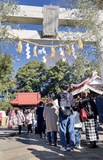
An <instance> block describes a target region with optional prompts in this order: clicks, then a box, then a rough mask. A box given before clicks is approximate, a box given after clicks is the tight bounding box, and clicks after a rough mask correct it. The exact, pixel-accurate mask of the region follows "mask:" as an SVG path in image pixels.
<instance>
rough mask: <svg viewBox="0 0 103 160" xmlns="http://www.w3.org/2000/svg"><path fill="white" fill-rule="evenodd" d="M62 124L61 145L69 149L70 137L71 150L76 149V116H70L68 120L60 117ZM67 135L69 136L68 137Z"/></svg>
mask: <svg viewBox="0 0 103 160" xmlns="http://www.w3.org/2000/svg"><path fill="white" fill-rule="evenodd" d="M59 122H60V140H61V145H62V147H64V148H67V137H69V145H70V148H72V149H73V148H74V147H75V132H74V123H75V121H74V115H70V116H68V117H67V118H66V119H64V118H63V117H59ZM66 133H68V134H69V135H68V136H66Z"/></svg>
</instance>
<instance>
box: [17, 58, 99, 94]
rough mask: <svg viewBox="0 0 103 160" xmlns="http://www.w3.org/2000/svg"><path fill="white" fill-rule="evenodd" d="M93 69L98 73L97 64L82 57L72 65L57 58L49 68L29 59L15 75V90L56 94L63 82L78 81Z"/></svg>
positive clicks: (87, 75) (89, 74)
mask: <svg viewBox="0 0 103 160" xmlns="http://www.w3.org/2000/svg"><path fill="white" fill-rule="evenodd" d="M93 71H97V72H98V73H100V71H99V67H98V64H97V63H96V61H93V60H92V61H91V62H89V63H88V61H86V60H85V58H84V57H78V58H77V60H76V61H75V63H74V64H73V65H72V66H70V65H69V64H68V62H63V61H62V60H59V61H57V62H56V64H55V66H53V67H50V68H46V66H45V64H44V63H42V62H35V61H31V62H29V63H28V64H26V65H25V66H24V67H23V68H20V69H19V71H18V73H17V75H16V79H17V91H20V92H21V91H24V92H40V93H41V95H42V96H43V97H47V96H49V95H52V93H53V94H55V95H56V94H58V93H59V92H60V85H61V84H62V83H63V82H67V83H68V84H69V85H71V84H73V83H80V82H81V81H83V80H84V79H86V78H87V77H89V76H91V75H92V72H93Z"/></svg>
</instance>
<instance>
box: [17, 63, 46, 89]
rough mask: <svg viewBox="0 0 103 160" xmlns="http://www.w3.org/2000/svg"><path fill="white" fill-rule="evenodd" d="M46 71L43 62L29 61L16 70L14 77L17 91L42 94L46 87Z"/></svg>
mask: <svg viewBox="0 0 103 160" xmlns="http://www.w3.org/2000/svg"><path fill="white" fill-rule="evenodd" d="M46 75H47V69H46V67H45V64H44V63H43V62H36V61H31V62H29V63H28V64H26V65H25V66H24V67H23V68H20V69H19V70H18V73H17V75H16V79H17V90H19V91H26V92H38V91H39V92H42V90H43V88H44V86H45V85H46V83H45V81H46Z"/></svg>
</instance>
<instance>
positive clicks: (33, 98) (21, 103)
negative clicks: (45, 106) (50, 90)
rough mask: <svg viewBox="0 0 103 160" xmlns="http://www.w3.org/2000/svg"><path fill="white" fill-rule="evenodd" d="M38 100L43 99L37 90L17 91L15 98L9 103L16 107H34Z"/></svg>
mask: <svg viewBox="0 0 103 160" xmlns="http://www.w3.org/2000/svg"><path fill="white" fill-rule="evenodd" d="M40 101H43V99H41V95H40V93H39V92H27V93H17V96H16V98H15V99H14V100H12V101H11V102H10V104H11V105H12V106H13V107H18V108H34V107H36V106H37V105H38V103H39V102H40Z"/></svg>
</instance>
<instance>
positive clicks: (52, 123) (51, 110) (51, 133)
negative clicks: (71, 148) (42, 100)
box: [43, 98, 58, 146]
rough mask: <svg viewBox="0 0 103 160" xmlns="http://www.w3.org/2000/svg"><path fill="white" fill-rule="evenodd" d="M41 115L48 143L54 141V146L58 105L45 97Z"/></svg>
mask: <svg viewBox="0 0 103 160" xmlns="http://www.w3.org/2000/svg"><path fill="white" fill-rule="evenodd" d="M43 117H44V119H45V121H46V132H47V137H48V141H49V144H50V145H51V144H52V140H53V141H54V146H57V131H58V129H57V128H58V127H57V122H58V107H57V105H56V104H55V103H54V102H53V100H52V99H50V98H49V99H47V101H46V105H45V107H44V111H43Z"/></svg>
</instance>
